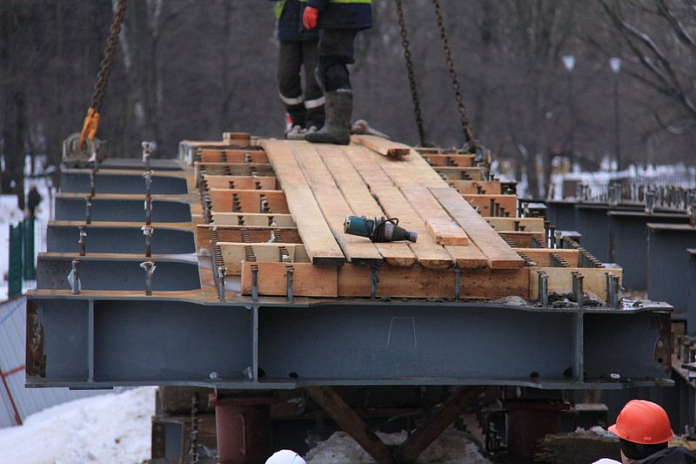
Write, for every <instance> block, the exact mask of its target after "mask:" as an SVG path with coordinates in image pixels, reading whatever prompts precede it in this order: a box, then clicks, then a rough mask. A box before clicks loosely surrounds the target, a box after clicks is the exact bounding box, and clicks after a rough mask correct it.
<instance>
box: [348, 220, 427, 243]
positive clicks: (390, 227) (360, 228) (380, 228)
mask: <svg viewBox="0 0 696 464" xmlns="http://www.w3.org/2000/svg"><path fill="white" fill-rule="evenodd" d="M343 231H344V232H345V233H346V234H350V235H357V236H359V237H367V238H369V239H370V240H372V241H373V242H398V241H401V240H408V241H409V242H415V241H416V240H417V239H418V232H412V231H408V230H406V229H404V228H403V227H399V220H398V219H397V218H389V219H387V218H385V217H382V218H380V219H377V218H375V219H367V218H366V217H365V216H362V217H358V216H346V221H345V222H344V223H343Z"/></svg>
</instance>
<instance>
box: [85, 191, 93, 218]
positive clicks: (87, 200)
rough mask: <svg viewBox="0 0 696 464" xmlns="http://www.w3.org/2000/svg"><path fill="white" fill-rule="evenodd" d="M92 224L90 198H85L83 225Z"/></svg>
mask: <svg viewBox="0 0 696 464" xmlns="http://www.w3.org/2000/svg"><path fill="white" fill-rule="evenodd" d="M91 223H92V198H91V197H85V224H91Z"/></svg>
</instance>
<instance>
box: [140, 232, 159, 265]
mask: <svg viewBox="0 0 696 464" xmlns="http://www.w3.org/2000/svg"><path fill="white" fill-rule="evenodd" d="M140 230H142V231H143V235H144V236H145V256H146V257H147V258H149V257H151V256H152V234H154V233H155V230H154V229H153V228H152V226H147V225H146V226H142V227H141V228H140Z"/></svg>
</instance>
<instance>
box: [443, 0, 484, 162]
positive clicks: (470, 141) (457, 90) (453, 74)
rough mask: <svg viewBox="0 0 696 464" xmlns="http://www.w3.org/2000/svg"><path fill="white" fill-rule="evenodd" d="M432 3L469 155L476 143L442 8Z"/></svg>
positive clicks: (474, 151)
mask: <svg viewBox="0 0 696 464" xmlns="http://www.w3.org/2000/svg"><path fill="white" fill-rule="evenodd" d="M432 2H433V6H434V7H435V18H436V19H437V25H438V27H439V28H440V39H442V48H443V49H444V52H445V59H446V61H447V70H448V72H449V76H450V79H451V80H452V87H453V88H454V98H455V100H456V101H457V107H458V109H459V116H460V121H461V124H462V130H463V131H464V139H465V140H466V143H467V145H468V149H469V151H470V152H471V153H476V149H477V147H476V142H475V140H474V135H473V133H472V131H471V126H470V125H469V118H467V117H466V108H465V107H464V96H463V95H462V91H461V87H460V85H459V79H458V78H457V70H456V69H455V67H454V60H453V59H452V50H451V49H450V46H449V39H448V38H447V30H446V29H445V20H444V19H443V18H442V7H441V6H440V0H432Z"/></svg>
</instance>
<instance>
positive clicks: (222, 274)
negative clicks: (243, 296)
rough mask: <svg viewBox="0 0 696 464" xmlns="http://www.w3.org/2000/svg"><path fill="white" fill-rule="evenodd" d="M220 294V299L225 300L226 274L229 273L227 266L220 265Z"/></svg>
mask: <svg viewBox="0 0 696 464" xmlns="http://www.w3.org/2000/svg"><path fill="white" fill-rule="evenodd" d="M217 270H218V294H219V296H220V301H222V302H224V301H225V276H226V275H227V268H226V267H225V266H218V268H217Z"/></svg>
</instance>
